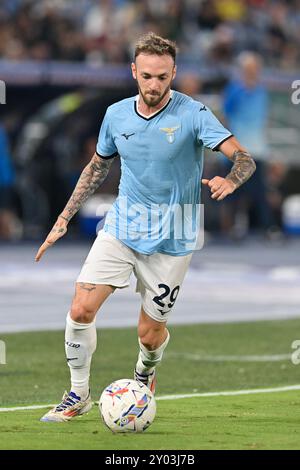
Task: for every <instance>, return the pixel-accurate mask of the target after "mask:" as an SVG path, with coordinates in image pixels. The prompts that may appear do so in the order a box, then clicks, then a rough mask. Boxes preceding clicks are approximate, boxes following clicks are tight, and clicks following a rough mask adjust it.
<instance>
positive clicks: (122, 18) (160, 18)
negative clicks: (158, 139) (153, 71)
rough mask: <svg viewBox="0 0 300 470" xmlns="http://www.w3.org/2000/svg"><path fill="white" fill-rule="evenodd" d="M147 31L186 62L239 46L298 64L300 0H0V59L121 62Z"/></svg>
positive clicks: (226, 60)
mask: <svg viewBox="0 0 300 470" xmlns="http://www.w3.org/2000/svg"><path fill="white" fill-rule="evenodd" d="M149 30H152V31H154V32H156V33H158V34H161V35H162V36H164V37H169V38H171V39H173V40H176V41H177V43H178V46H179V49H180V59H181V60H182V61H183V62H185V63H193V65H197V64H198V65H201V66H203V65H214V64H216V63H220V64H226V65H228V64H230V63H231V62H232V61H233V60H234V58H235V57H236V55H237V54H239V53H240V52H241V51H243V50H245V49H251V50H253V51H256V52H259V53H260V54H261V55H262V57H263V58H264V59H265V63H266V65H267V66H275V67H280V68H283V69H287V68H288V69H294V68H296V67H297V66H298V65H299V64H300V47H299V46H300V0H143V1H141V0H2V1H1V3H0V58H4V59H13V60H26V59H33V60H40V61H42V60H63V61H85V62H88V63H95V64H99V63H100V64H101V63H106V62H110V63H121V62H127V61H128V59H130V58H131V56H132V51H133V47H134V43H135V41H136V38H137V37H138V36H139V35H140V34H141V33H143V32H144V31H149Z"/></svg>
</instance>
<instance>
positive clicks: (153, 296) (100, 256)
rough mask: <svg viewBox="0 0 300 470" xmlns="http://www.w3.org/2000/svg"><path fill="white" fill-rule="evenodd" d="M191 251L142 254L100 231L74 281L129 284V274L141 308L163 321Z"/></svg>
mask: <svg viewBox="0 0 300 470" xmlns="http://www.w3.org/2000/svg"><path fill="white" fill-rule="evenodd" d="M191 257H192V254H189V255H186V256H171V255H167V254H164V253H154V254H152V255H143V254H141V253H138V252H136V251H134V250H132V249H131V248H129V247H128V246H126V245H125V244H124V243H122V242H121V241H119V240H117V239H116V238H114V237H113V236H112V235H110V234H109V233H107V232H104V231H103V230H101V231H100V232H99V233H98V236H97V238H96V240H95V242H94V244H93V246H92V248H91V250H90V252H89V254H88V256H87V258H86V260H85V263H84V265H83V267H82V270H81V272H80V274H79V276H78V278H77V282H87V283H90V284H106V285H110V286H113V287H118V288H122V287H128V286H129V278H130V276H131V273H132V272H134V274H135V277H136V279H137V284H136V292H139V293H140V294H141V297H142V306H143V309H144V311H145V312H146V313H147V314H148V315H149V316H150V317H151V318H153V319H154V320H156V321H159V322H166V321H167V319H168V317H169V314H170V312H171V310H172V308H173V306H174V304H175V301H176V298H177V295H178V292H179V290H180V287H181V284H182V281H183V278H184V276H185V274H186V271H187V269H188V266H189V263H190V260H191Z"/></svg>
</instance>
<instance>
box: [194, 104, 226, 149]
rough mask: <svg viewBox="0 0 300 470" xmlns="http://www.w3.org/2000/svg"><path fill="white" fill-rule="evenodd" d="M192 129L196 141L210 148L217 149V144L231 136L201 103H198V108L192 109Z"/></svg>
mask: <svg viewBox="0 0 300 470" xmlns="http://www.w3.org/2000/svg"><path fill="white" fill-rule="evenodd" d="M194 130H195V132H196V137H197V139H198V141H199V142H202V143H203V145H204V146H205V147H207V148H209V149H211V150H218V148H219V146H220V145H221V144H222V143H223V142H225V140H227V139H229V137H231V136H232V133H231V132H230V131H229V130H228V129H226V128H225V127H224V126H223V124H221V123H220V121H219V120H218V119H217V118H216V116H215V115H214V114H213V113H212V112H211V110H210V109H209V108H208V107H207V106H204V105H203V104H202V103H199V107H198V109H196V110H195V111H194Z"/></svg>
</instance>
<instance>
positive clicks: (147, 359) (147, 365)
mask: <svg viewBox="0 0 300 470" xmlns="http://www.w3.org/2000/svg"><path fill="white" fill-rule="evenodd" d="M169 340H170V334H169V332H168V336H167V337H166V339H165V341H164V342H163V343H162V344H161V345H160V346H159V348H157V349H154V350H153V351H149V349H147V348H146V347H145V346H144V345H143V344H142V342H141V340H140V338H139V345H140V352H139V356H138V360H137V363H136V371H137V373H138V374H141V375H149V374H151V372H153V371H154V369H155V367H156V366H157V364H159V363H160V362H161V360H162V357H163V353H164V350H165V349H166V347H167V345H168V342H169Z"/></svg>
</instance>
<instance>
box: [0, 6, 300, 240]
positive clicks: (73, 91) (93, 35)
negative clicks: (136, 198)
mask: <svg viewBox="0 0 300 470" xmlns="http://www.w3.org/2000/svg"><path fill="white" fill-rule="evenodd" d="M148 31H154V32H156V33H158V34H160V35H162V36H164V37H168V38H170V39H173V40H176V42H177V45H178V47H179V55H178V75H177V79H176V82H175V84H174V88H175V89H177V90H179V91H182V92H184V93H187V94H189V95H191V96H194V97H195V98H196V99H199V100H200V101H202V102H204V103H205V104H206V105H208V106H210V107H211V108H212V110H213V111H214V112H215V113H216V114H217V116H218V117H219V119H220V120H221V121H222V122H224V124H225V125H226V126H228V127H229V128H230V129H231V130H232V132H234V134H235V135H236V136H237V137H238V138H239V140H240V141H241V143H242V144H244V145H245V146H246V147H247V148H248V149H249V151H250V152H251V153H252V154H253V155H254V157H255V159H256V160H257V162H258V171H257V174H256V176H255V179H253V181H251V183H250V182H249V184H247V186H246V185H245V188H243V190H242V191H239V192H238V193H236V194H235V195H234V197H231V198H228V199H227V200H225V201H224V202H222V203H220V204H216V203H215V202H212V201H211V200H210V198H209V195H208V194H207V192H206V191H203V202H204V203H205V223H206V230H207V232H208V233H209V234H211V235H212V236H216V237H222V238H225V239H232V240H242V239H244V238H247V237H249V236H256V235H258V236H259V237H264V238H266V239H268V240H278V239H282V238H286V237H290V236H296V237H297V236H300V183H299V181H300V154H299V148H300V145H299V144H300V132H299V131H300V104H298V105H297V104H296V103H293V100H292V94H293V91H294V90H293V88H292V86H293V83H294V82H295V80H299V79H300V0H290V1H283V0H274V1H266V0H226V1H225V0H145V1H135V0H51V1H48V0H39V1H35V0H27V1H26V0H1V1H0V80H2V81H3V82H5V85H6V103H5V104H1V105H0V239H1V240H2V241H18V240H35V239H40V238H41V237H42V236H44V235H45V234H46V233H47V231H48V230H49V229H50V228H51V226H52V225H53V223H54V222H55V220H56V217H57V215H58V214H59V212H60V211H61V210H62V209H63V207H64V205H65V204H66V202H67V199H68V197H69V196H70V194H71V192H72V190H73V188H74V185H75V183H76V181H77V179H78V177H79V175H80V172H81V171H82V169H83V167H84V165H86V164H87V163H88V161H89V159H90V158H91V156H92V154H93V153H94V151H95V145H96V141H97V136H98V132H99V128H100V125H101V121H102V118H103V116H104V113H105V110H106V108H107V106H109V105H110V104H111V103H113V102H115V101H118V100H120V99H122V98H125V97H128V96H131V95H134V94H135V93H136V88H135V83H134V82H133V80H132V78H131V76H130V67H129V66H130V62H131V59H132V54H133V50H134V45H135V42H136V40H137V38H138V37H139V36H140V35H141V34H143V33H145V32H148ZM227 171H229V167H228V163H227V161H226V160H225V158H224V157H223V156H222V155H221V154H219V153H213V152H207V154H206V158H205V170H204V174H205V176H206V177H212V176H215V175H217V174H220V175H224V174H226V172H227ZM119 173H120V168H119V161H118V159H116V161H115V162H114V164H113V167H112V169H111V172H110V174H109V176H108V178H107V180H106V182H105V183H104V184H103V186H102V187H101V188H100V189H99V191H98V192H97V194H96V195H95V196H94V197H92V198H91V200H90V201H88V202H87V204H86V205H85V206H84V207H83V208H82V210H81V211H80V212H79V214H78V215H77V216H76V217H74V220H73V221H72V223H71V224H70V225H71V226H70V231H69V237H70V239H71V240H72V239H75V240H77V239H81V238H86V237H93V236H94V235H95V230H94V228H95V225H94V223H95V212H96V208H97V207H98V206H99V203H101V202H103V201H104V202H105V201H106V202H107V201H111V200H112V199H113V197H114V196H115V195H116V193H117V188H118V181H119Z"/></svg>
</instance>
